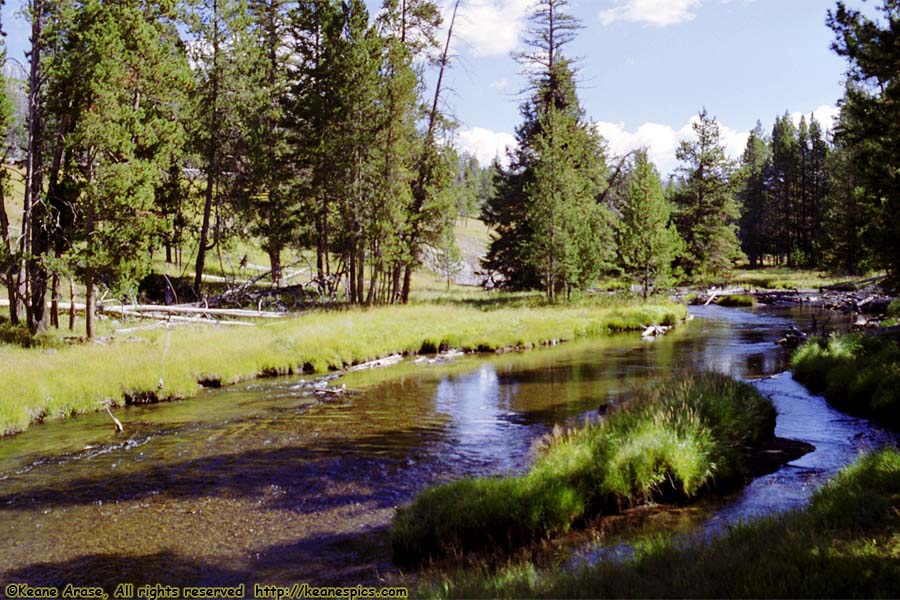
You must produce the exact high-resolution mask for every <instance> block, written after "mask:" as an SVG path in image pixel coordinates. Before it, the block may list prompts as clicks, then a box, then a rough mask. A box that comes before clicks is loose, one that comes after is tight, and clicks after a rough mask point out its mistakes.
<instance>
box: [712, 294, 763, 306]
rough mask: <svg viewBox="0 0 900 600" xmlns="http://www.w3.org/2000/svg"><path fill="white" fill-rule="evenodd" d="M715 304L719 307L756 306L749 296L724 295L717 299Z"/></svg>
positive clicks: (754, 299)
mask: <svg viewBox="0 0 900 600" xmlns="http://www.w3.org/2000/svg"><path fill="white" fill-rule="evenodd" d="M716 304H718V305H719V306H740V307H753V306H756V298H754V297H753V296H751V295H750V294H726V295H724V296H719V297H717V298H716Z"/></svg>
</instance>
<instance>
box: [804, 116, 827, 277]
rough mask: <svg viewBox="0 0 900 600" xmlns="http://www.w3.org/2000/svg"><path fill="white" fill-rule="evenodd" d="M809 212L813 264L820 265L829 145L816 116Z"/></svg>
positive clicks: (813, 120)
mask: <svg viewBox="0 0 900 600" xmlns="http://www.w3.org/2000/svg"><path fill="white" fill-rule="evenodd" d="M809 139H810V154H809V175H808V181H809V184H808V185H809V202H810V206H809V210H810V212H811V215H810V223H809V228H810V237H811V240H812V242H813V244H812V257H811V259H812V263H813V264H818V263H819V260H820V257H819V247H820V242H821V240H822V234H823V231H822V213H823V210H824V202H825V196H826V195H827V193H828V155H829V150H830V149H829V145H828V141H827V140H826V139H825V135H824V132H823V131H822V126H821V125H820V124H819V121H818V120H816V118H815V116H811V117H810V121H809Z"/></svg>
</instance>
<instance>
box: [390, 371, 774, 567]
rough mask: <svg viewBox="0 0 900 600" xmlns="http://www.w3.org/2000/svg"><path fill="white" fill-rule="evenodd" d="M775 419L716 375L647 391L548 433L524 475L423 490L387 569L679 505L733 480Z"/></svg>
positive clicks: (761, 403) (749, 392)
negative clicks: (612, 515)
mask: <svg viewBox="0 0 900 600" xmlns="http://www.w3.org/2000/svg"><path fill="white" fill-rule="evenodd" d="M774 429H775V410H774V408H773V406H772V404H771V402H770V401H769V400H767V399H765V398H763V397H761V396H760V395H759V394H758V393H757V392H756V391H755V390H754V389H753V388H752V387H751V386H750V385H748V384H745V383H741V382H738V381H735V380H733V379H731V378H729V377H727V376H725V375H720V374H714V373H710V374H697V375H684V376H681V377H678V378H677V379H669V380H663V381H657V382H655V383H654V384H653V385H650V386H648V387H647V388H644V389H642V390H640V391H639V392H637V393H636V395H635V396H634V397H633V398H632V399H630V400H629V401H627V402H626V403H625V404H624V405H623V406H622V407H621V408H619V409H618V410H616V411H614V412H613V414H611V415H610V416H609V417H608V418H607V419H605V420H604V421H603V422H601V423H593V424H587V425H585V426H584V427H581V428H579V429H575V430H571V431H557V432H555V433H554V434H553V435H552V436H550V437H549V438H548V439H547V440H546V441H545V444H544V448H543V449H542V451H541V454H540V456H539V457H538V459H537V460H536V461H535V463H534V465H532V467H531V469H530V470H529V471H528V472H527V473H526V474H524V475H521V476H513V477H504V478H478V479H464V480H460V481H456V482H452V483H449V484H445V485H441V486H438V487H434V488H431V489H428V490H426V491H425V492H423V493H422V494H420V495H419V496H418V497H417V498H416V499H415V501H414V502H413V503H412V504H411V505H410V506H408V507H405V508H401V509H400V510H398V512H397V515H396V517H395V519H394V528H393V534H392V536H393V547H394V556H395V559H397V560H399V561H400V562H403V563H415V562H419V561H427V560H428V559H429V558H437V557H443V556H452V555H455V554H456V553H459V552H467V551H472V550H493V549H504V548H505V549H512V548H515V547H516V546H519V545H523V544H527V543H529V542H532V541H535V540H539V539H544V538H547V537H550V536H553V535H556V534H559V533H563V532H565V531H567V530H568V529H569V528H570V527H571V526H572V525H573V523H575V522H576V521H577V520H578V519H581V518H583V517H590V516H594V515H595V514H601V513H604V512H607V511H612V512H616V511H618V510H619V509H620V508H622V507H626V506H632V505H635V504H639V503H643V502H646V501H650V500H684V499H690V498H692V497H694V496H696V495H697V494H698V493H699V492H700V491H701V490H702V489H704V488H705V487H709V486H713V485H715V484H716V483H717V482H729V481H734V480H735V479H738V478H741V477H742V474H743V469H744V455H743V451H744V449H745V447H746V446H747V445H749V444H752V443H756V442H760V441H763V440H766V439H769V438H771V436H772V435H773V432H774Z"/></svg>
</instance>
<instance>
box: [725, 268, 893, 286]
mask: <svg viewBox="0 0 900 600" xmlns="http://www.w3.org/2000/svg"><path fill="white" fill-rule="evenodd" d="M876 274H877V273H871V274H870V275H869V276H875V275H876ZM859 279H863V277H847V276H840V275H832V274H829V273H827V272H825V271H819V270H816V269H795V268H788V267H764V268H760V269H749V268H744V269H738V270H736V271H734V274H733V276H732V279H731V283H732V284H733V285H743V286H746V287H750V288H759V289H764V290H794V289H801V290H802V289H818V288H820V287H823V286H830V285H834V284H836V283H840V282H847V281H856V280H859Z"/></svg>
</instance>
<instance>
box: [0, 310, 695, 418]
mask: <svg viewBox="0 0 900 600" xmlns="http://www.w3.org/2000/svg"><path fill="white" fill-rule="evenodd" d="M685 314H686V309H685V308H684V307H683V306H677V305H662V304H660V305H642V304H636V303H632V304H628V305H623V304H622V301H621V300H620V301H614V300H612V299H608V300H599V299H598V300H596V301H593V302H584V303H582V304H579V305H576V306H554V307H535V308H516V309H509V308H498V309H496V310H479V309H478V308H475V307H469V306H434V305H418V306H404V307H385V308H374V309H370V310H344V311H334V312H312V313H308V314H306V315H303V316H301V317H298V318H292V319H286V320H280V321H276V322H265V323H258V324H257V325H256V326H255V327H253V328H249V327H235V328H224V327H222V328H218V327H213V328H210V327H202V328H201V327H193V328H187V327H185V328H178V329H174V330H170V331H165V330H153V331H146V332H140V333H139V334H135V335H133V336H132V337H130V338H129V340H128V341H125V340H114V341H113V342H111V343H110V344H108V345H100V344H90V345H81V346H74V347H68V348H63V349H60V350H49V351H47V350H41V349H22V348H16V347H12V346H6V347H0V361H2V363H3V370H2V372H0V432H2V433H4V434H10V433H14V432H17V431H21V430H24V429H25V428H27V427H28V426H29V424H31V423H33V422H35V421H38V420H41V419H44V418H48V417H49V418H56V417H63V416H67V415H72V414H77V413H82V412H90V411H95V410H98V409H99V408H100V407H101V406H102V403H104V402H106V401H112V402H113V403H122V402H123V401H125V400H126V399H127V398H131V399H134V400H140V399H142V398H153V397H159V398H180V397H186V396H190V395H192V394H195V393H196V392H197V390H198V388H199V382H207V383H215V384H221V385H226V384H230V383H235V382H238V381H241V380H246V379H250V378H254V377H257V376H259V375H271V374H287V373H292V372H300V371H305V372H324V371H327V370H329V369H340V368H342V367H344V366H347V365H351V364H356V363H360V362H365V361H367V360H372V359H375V358H378V357H382V356H385V355H388V354H391V353H395V352H406V353H417V352H420V351H423V350H424V351H429V350H434V349H437V348H442V347H453V348H461V349H466V350H471V351H476V350H480V351H492V350H496V349H500V348H506V347H528V346H531V345H536V344H540V343H541V342H544V341H547V340H554V339H557V340H567V339H569V340H571V339H575V338H578V337H584V336H591V335H604V334H608V333H610V332H613V331H626V330H637V329H640V328H641V327H642V326H644V325H648V324H650V323H673V322H675V321H676V320H678V319H680V318H683V317H684V316H685ZM48 352H49V353H48Z"/></svg>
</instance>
